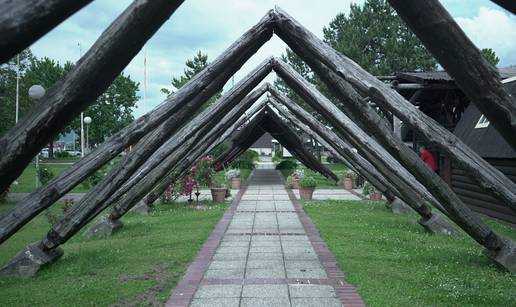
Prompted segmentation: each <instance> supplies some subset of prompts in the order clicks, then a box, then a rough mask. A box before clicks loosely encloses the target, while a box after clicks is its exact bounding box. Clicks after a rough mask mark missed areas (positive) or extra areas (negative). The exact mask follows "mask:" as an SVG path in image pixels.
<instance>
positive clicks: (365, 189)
mask: <svg viewBox="0 0 516 307" xmlns="http://www.w3.org/2000/svg"><path fill="white" fill-rule="evenodd" d="M375 191H376V188H375V187H374V186H373V185H372V184H371V183H369V181H366V182H365V183H364V187H363V188H362V194H364V195H370V194H372V193H374V192H375Z"/></svg>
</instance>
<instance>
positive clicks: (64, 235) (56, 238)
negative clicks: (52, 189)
mask: <svg viewBox="0 0 516 307" xmlns="http://www.w3.org/2000/svg"><path fill="white" fill-rule="evenodd" d="M271 61H272V60H271V59H267V60H265V61H264V62H263V63H262V64H261V65H260V66H258V67H257V68H256V69H254V70H253V71H251V72H250V73H249V74H248V75H247V76H246V77H245V78H244V79H242V80H241V81H240V82H238V84H236V85H235V86H234V87H233V88H231V90H230V91H228V92H227V93H226V94H225V95H224V96H223V97H222V98H220V99H219V101H218V103H216V104H213V105H211V106H209V107H208V108H207V109H205V110H204V111H203V112H202V113H200V114H199V115H198V116H197V117H196V118H195V119H194V120H192V121H191V122H190V123H189V124H187V127H186V129H181V131H180V132H179V134H178V135H175V136H174V137H173V138H172V139H171V141H170V142H171V143H170V144H167V145H166V146H165V148H163V147H162V148H161V149H159V150H158V148H159V147H160V146H161V145H162V144H163V143H164V142H165V141H166V140H167V139H169V138H170V135H171V134H173V133H174V132H176V131H177V129H179V128H180V127H181V124H182V123H183V121H184V120H187V119H188V118H191V117H192V116H193V113H189V114H184V117H182V118H178V117H175V118H170V119H169V120H167V122H165V123H164V124H163V125H162V126H161V127H160V128H159V129H158V131H155V132H154V133H153V134H152V135H151V136H150V137H148V138H147V139H145V142H144V143H142V144H141V145H140V146H138V148H136V149H135V150H133V151H132V152H131V153H130V154H128V155H127V157H126V159H125V161H123V163H120V164H119V165H117V166H115V167H114V168H113V169H112V170H111V171H110V172H109V173H108V175H107V176H106V177H104V178H103V179H102V180H101V181H100V182H99V184H97V185H96V186H95V187H94V188H93V189H92V190H91V191H90V192H88V194H86V195H85V196H84V197H83V198H82V199H81V201H80V202H79V203H78V204H77V205H75V206H74V207H73V208H72V209H71V210H70V212H69V213H68V214H67V215H66V216H65V217H64V218H63V219H61V220H60V221H59V222H57V223H56V224H54V225H53V227H52V228H51V229H50V231H49V232H48V234H47V236H46V237H45V239H44V240H43V241H42V244H43V246H44V249H54V248H56V247H57V246H59V245H61V244H62V243H64V242H66V241H67V240H68V239H69V238H70V237H71V236H73V235H74V234H75V233H77V231H79V230H80V229H81V228H82V226H84V224H86V223H87V222H88V221H89V220H90V219H91V218H92V217H94V216H95V214H96V213H98V212H100V211H99V208H101V207H103V206H105V203H106V202H110V201H109V200H110V199H111V201H113V200H116V197H119V196H120V195H121V193H119V192H117V190H118V189H119V187H120V186H122V185H123V184H124V183H125V182H126V181H127V180H128V179H129V178H130V177H131V176H132V175H133V174H137V172H136V171H137V169H138V168H139V167H140V166H141V165H142V164H144V163H148V165H155V163H159V162H160V161H162V160H163V159H164V158H165V157H166V156H167V155H168V154H170V151H169V150H170V149H171V148H176V147H174V146H179V145H181V144H182V143H183V142H185V141H186V139H187V137H188V135H191V134H192V133H195V132H196V131H197V130H199V129H200V130H201V131H203V132H207V131H209V130H210V129H211V128H212V127H213V126H214V125H215V123H216V121H217V120H220V119H222V117H223V116H224V115H225V114H226V113H227V112H228V111H229V110H231V108H232V107H233V106H235V105H236V104H237V103H238V102H239V101H240V100H241V99H242V98H243V97H244V96H245V95H246V94H247V93H249V91H251V90H252V89H253V88H254V87H255V86H256V85H257V84H259V83H260V81H261V80H263V78H264V77H265V76H267V75H268V74H269V72H270V71H271ZM262 91H263V90H262ZM257 92H258V91H257ZM254 98H255V99H257V98H259V95H258V96H257V97H254ZM201 105H202V103H201V104H199V105H198V107H200V106H201ZM244 111H245V110H244ZM114 193H115V194H116V195H113V194H114Z"/></svg>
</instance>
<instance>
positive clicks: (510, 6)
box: [491, 0, 516, 14]
mask: <svg viewBox="0 0 516 307" xmlns="http://www.w3.org/2000/svg"><path fill="white" fill-rule="evenodd" d="M491 1H493V2H494V3H496V4H498V5H499V6H501V7H503V8H504V9H506V10H508V11H510V12H512V13H513V14H516V3H514V1H512V0H491Z"/></svg>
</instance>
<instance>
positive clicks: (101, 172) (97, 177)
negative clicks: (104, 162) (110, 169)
mask: <svg viewBox="0 0 516 307" xmlns="http://www.w3.org/2000/svg"><path fill="white" fill-rule="evenodd" d="M106 174H107V170H106V166H104V167H101V168H100V169H98V170H97V171H96V172H95V173H93V174H91V175H90V176H89V177H88V178H86V180H84V181H83V182H82V186H83V187H84V188H85V189H91V188H93V187H94V186H96V185H97V183H99V182H100V181H101V180H102V178H104V176H106Z"/></svg>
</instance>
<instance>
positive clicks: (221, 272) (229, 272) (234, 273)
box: [204, 269, 244, 279]
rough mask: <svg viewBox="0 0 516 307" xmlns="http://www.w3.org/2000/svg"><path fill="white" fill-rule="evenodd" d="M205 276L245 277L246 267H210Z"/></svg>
mask: <svg viewBox="0 0 516 307" xmlns="http://www.w3.org/2000/svg"><path fill="white" fill-rule="evenodd" d="M204 278H205V279H206V278H226V279H227V278H244V269H213V270H212V269H208V270H206V273H204Z"/></svg>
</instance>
